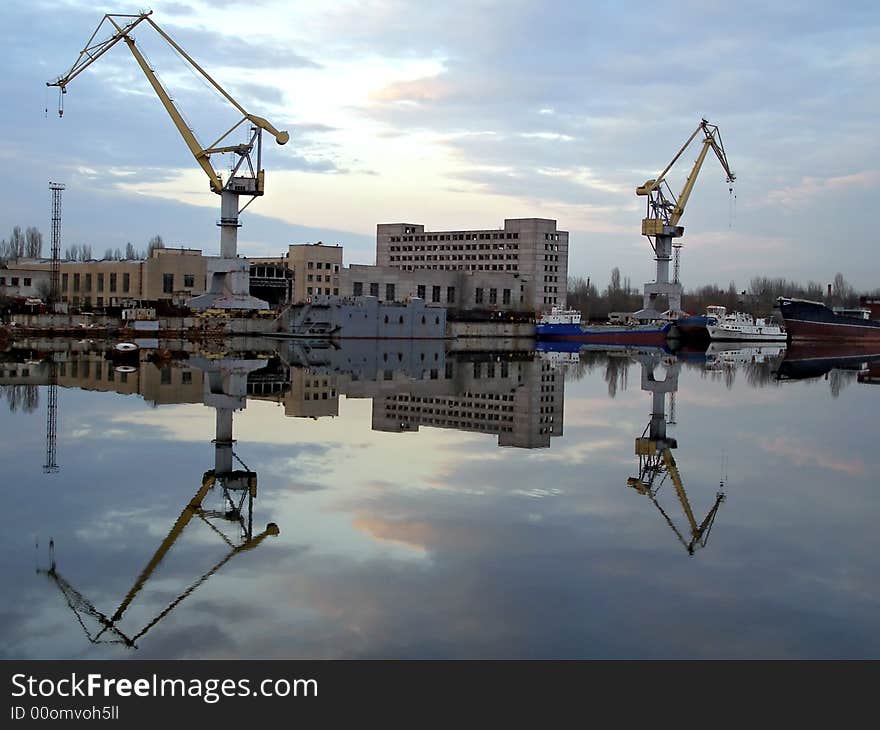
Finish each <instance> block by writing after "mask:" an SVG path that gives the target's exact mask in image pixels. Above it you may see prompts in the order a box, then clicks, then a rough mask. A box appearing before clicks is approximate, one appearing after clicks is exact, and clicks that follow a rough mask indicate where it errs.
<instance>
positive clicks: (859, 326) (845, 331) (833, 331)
mask: <svg viewBox="0 0 880 730" xmlns="http://www.w3.org/2000/svg"><path fill="white" fill-rule="evenodd" d="M779 311H780V312H781V314H782V319H783V321H784V322H785V329H786V330H787V331H788V334H789V336H790V337H791V339H792V340H793V341H794V340H803V341H825V340H840V341H857V342H880V321H878V320H876V319H871V318H870V317H871V312H870V310H868V309H843V308H840V309H831V308H830V307H827V306H825V305H824V304H822V303H821V302H811V301H808V300H806V299H790V298H788V297H780V298H779Z"/></svg>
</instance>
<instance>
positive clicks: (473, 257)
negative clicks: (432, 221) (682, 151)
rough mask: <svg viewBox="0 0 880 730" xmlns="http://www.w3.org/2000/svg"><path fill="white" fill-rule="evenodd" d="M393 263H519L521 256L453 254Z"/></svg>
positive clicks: (393, 259) (513, 254) (407, 259)
mask: <svg viewBox="0 0 880 730" xmlns="http://www.w3.org/2000/svg"><path fill="white" fill-rule="evenodd" d="M389 258H390V260H391V261H505V260H507V261H519V256H518V255H517V254H515V253H509V254H503V253H493V254H479V255H477V254H473V255H470V256H469V255H468V254H465V255H463V256H462V255H461V254H458V255H456V254H452V255H451V256H444V255H443V254H428V255H427V256H391V257H389Z"/></svg>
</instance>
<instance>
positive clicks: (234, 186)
mask: <svg viewBox="0 0 880 730" xmlns="http://www.w3.org/2000/svg"><path fill="white" fill-rule="evenodd" d="M150 15H152V11H148V12H142V13H139V14H137V15H120V14H107V15H105V16H104V18H103V19H102V20H101V22H100V23H99V24H98V27H97V29H96V30H95V32H94V33H92V35H91V37H90V38H89V40H88V42H87V43H86V45H85V48H83V50H82V51H81V52H80V54H79V56H78V58H77V60H76V61H75V62H74V64H73V66H71V67H70V69H69V70H68V71H67V72H66V73H64V74H63V75H61V76H59V77H58V78H57V79H55V80H54V81H48V82H46V85H47V86H57V87H58V89H59V99H60V101H59V105H58V115H59V116H63V114H64V106H63V99H64V94H66V93H67V86H68V85H69V84H70V82H71V81H73V79H75V78H76V77H77V76H78V75H79V74H80V73H82V72H83V71H84V70H85V69H86V68H88V67H89V66H90V65H91V64H93V63H94V62H95V61H97V60H98V59H99V58H100V57H101V56H102V55H103V54H104V53H106V52H107V51H108V50H110V49H111V48H112V47H113V46H114V45H116V43H118V42H119V41H120V40H122V41H125V44H126V45H127V46H128V49H129V50H130V51H131V54H132V55H133V56H134V58H135V61H137V64H138V66H140V68H141V71H143V73H144V75H145V76H146V77H147V81H149V83H150V86H152V88H153V91H154V92H155V93H156V95H157V96H158V97H159V100H160V101H161V102H162V105H163V106H164V107H165V111H166V112H167V113H168V115H169V116H170V117H171V120H172V122H173V123H174V126H175V127H176V128H177V131H178V132H179V133H180V135H181V137H183V140H184V142H185V143H186V145H187V147H188V148H189V151H190V152H191V153H192V155H193V157H194V158H195V160H196V162H197V163H198V164H199V166H200V167H201V168H202V170H203V171H204V172H205V174H206V175H207V176H208V179H209V180H210V188H211V191H212V192H214V193H216V194H217V195H219V196H220V219H219V221H218V222H217V225H218V226H219V227H220V256H219V257H210V258H209V259H208V262H207V267H206V268H207V282H206V284H207V286H206V290H207V291H206V293H205V294H203V295H201V296H197V297H195V298H193V299H191V300H190V301H189V302H188V305H189V306H190V307H191V308H193V309H211V308H214V309H268V307H269V305H268V304H267V303H266V302H265V301H263V300H262V299H257V298H255V297H252V296H250V292H249V283H250V266H249V264H248V261H247V259H244V258H239V256H238V229H239V228H240V227H241V224H240V223H239V213H241V211H242V210H244V208H245V207H247V205H248V204H250V202H252V201H253V199H254V198H255V197H257V196H260V195H263V194H264V192H265V171H264V170H263V169H262V168H261V164H262V132H263V131H264V130H265V131H266V132H268V133H269V134H271V135H272V136H273V137H274V138H275V141H276V142H277V143H278V144H279V145H283V144H286V143H287V141H288V140H289V139H290V135H289V134H288V133H287V132H285V131H281V130H278V129H276V128H275V127H274V126H273V125H272V124H270V123H269V122H268V121H267V120H266V119H264V118H263V117H259V116H256V115H254V114H250V113H248V112H247V111H246V110H245V109H244V108H243V107H242V106H241V105H240V104H239V103H238V102H237V101H236V100H235V99H233V98H232V97H231V96H230V95H229V94H228V93H227V92H226V91H225V90H224V89H223V87H222V86H220V84H218V83H217V82H216V81H215V80H214V79H213V78H211V76H210V75H208V73H207V72H206V71H205V70H204V69H203V68H202V67H201V66H200V65H199V64H198V63H196V61H194V60H193V59H192V58H191V57H190V56H189V55H188V54H187V53H186V51H184V50H183V48H181V47H180V46H179V45H178V44H177V43H176V42H175V41H174V40H173V39H172V38H171V37H170V36H169V35H168V34H167V33H165V31H163V30H162V29H161V28H160V27H159V26H158V25H157V24H156V23H155V22H153V20H152V18H150ZM143 22H146V24H147V25H148V26H150V27H152V28H153V29H154V30H155V31H156V32H157V33H158V34H159V35H160V36H161V37H162V38H163V39H164V40H165V41H166V42H167V43H168V45H170V46H171V47H172V48H173V49H174V50H175V51H176V52H177V53H178V54H179V55H180V56H181V57H182V58H183V59H184V60H185V61H186V62H187V63H189V65H190V66H192V68H193V69H194V70H195V71H196V72H197V73H199V74H201V76H203V77H204V78H205V80H206V81H208V83H209V84H210V85H211V86H213V87H214V89H216V90H217V91H218V92H219V93H220V94H221V95H222V96H223V98H225V99H226V101H228V102H229V103H230V104H231V105H232V106H233V107H234V108H235V109H236V110H237V111H238V112H240V114H241V115H242V116H241V119H239V121H238V122H236V123H235V124H234V125H233V126H232V127H231V128H230V129H228V130H227V131H226V132H224V133H223V134H221V135H220V137H218V138H217V139H216V140H215V141H214V142H213V143H212V144H210V145H208V146H207V147H203V146H202V144H201V143H200V142H199V141H198V139H197V138H196V136H195V133H194V132H193V130H192V129H190V127H189V125H188V124H187V123H186V121H185V120H184V118H183V115H182V114H181V113H180V110H178V108H177V106H176V105H175V103H174V101H173V100H172V99H171V97H170V96H169V95H168V92H167V91H166V90H165V89H164V87H163V86H162V84H161V83H160V82H159V79H158V77H157V76H156V74H155V72H154V70H153V69H152V67H151V66H150V65H149V63H147V60H146V59H145V58H144V55H143V54H142V53H141V51H140V50H139V49H138V47H137V45H136V43H135V39H134V37H133V35H132V31H133V30H134V29H135V28H136V27H137V26H138V25H140V24H141V23H143ZM105 24H106V25H109V26H110V31H111V35H110V37H108V38H106V39H104V40H96V38H97V37H98V34H99V33H100V32H101V29H102V28H103V27H104V26H105ZM145 27H146V26H145ZM243 127H246V129H247V130H248V131H247V141H246V142H244V143H242V144H229V143H228V138H229V137H230V135H232V133H233V132H235V131H236V130H239V128H243ZM225 153H232V154H233V155H235V164H234V165H233V166H232V171H231V173H230V175H229V177H228V179H227V180H226V181H225V182H224V180H223V178H222V176H221V175H220V174H219V173H218V172H217V171H216V170H215V169H214V167H213V166H212V164H211V155H215V154H225ZM241 196H246V197H250V198H251V201H249V202H248V203H247V204H245V206H243V207H240V206H239V197H241Z"/></svg>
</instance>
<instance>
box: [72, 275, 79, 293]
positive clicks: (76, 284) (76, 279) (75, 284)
mask: <svg viewBox="0 0 880 730" xmlns="http://www.w3.org/2000/svg"><path fill="white" fill-rule="evenodd" d="M73 290H74V291H79V274H74V275H73Z"/></svg>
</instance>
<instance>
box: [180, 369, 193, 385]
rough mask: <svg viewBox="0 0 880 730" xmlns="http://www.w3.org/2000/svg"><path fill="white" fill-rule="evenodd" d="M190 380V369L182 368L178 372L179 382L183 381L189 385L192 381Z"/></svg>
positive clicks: (191, 375)
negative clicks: (182, 369) (179, 372)
mask: <svg viewBox="0 0 880 730" xmlns="http://www.w3.org/2000/svg"><path fill="white" fill-rule="evenodd" d="M192 381H193V374H192V370H184V371H183V372H182V373H181V374H180V382H181V383H183V384H184V385H190V384H191V383H192Z"/></svg>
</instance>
